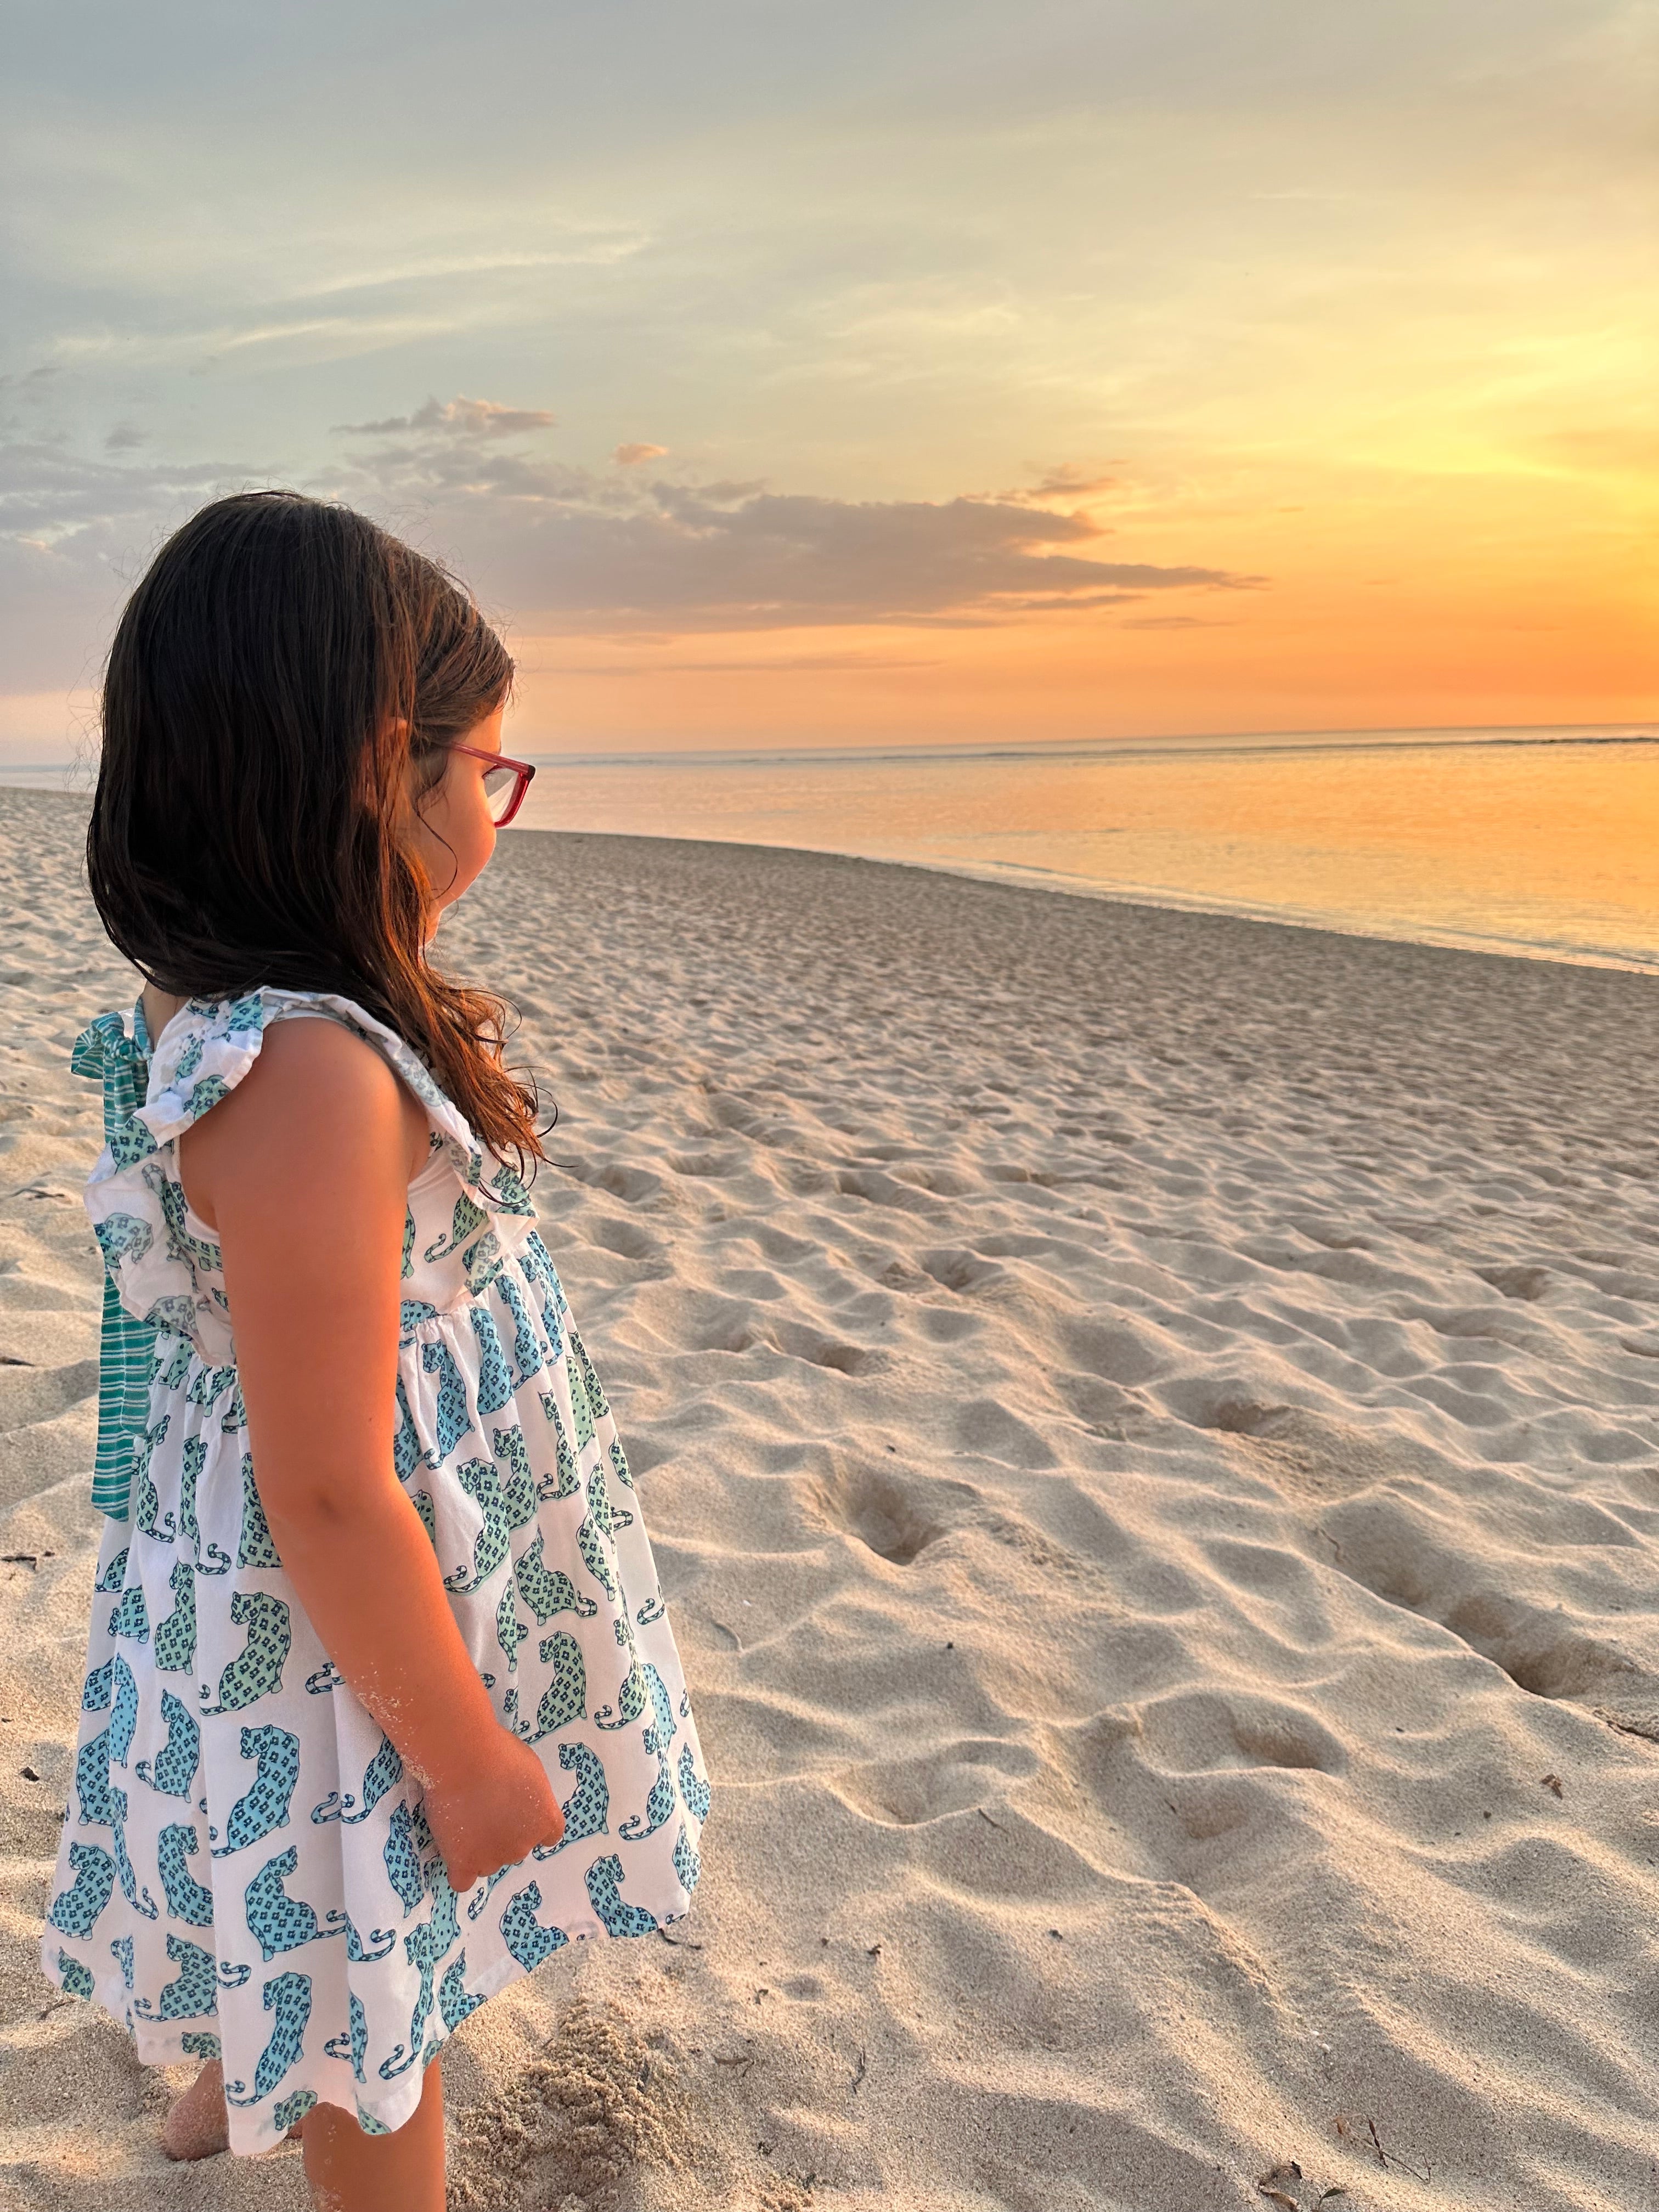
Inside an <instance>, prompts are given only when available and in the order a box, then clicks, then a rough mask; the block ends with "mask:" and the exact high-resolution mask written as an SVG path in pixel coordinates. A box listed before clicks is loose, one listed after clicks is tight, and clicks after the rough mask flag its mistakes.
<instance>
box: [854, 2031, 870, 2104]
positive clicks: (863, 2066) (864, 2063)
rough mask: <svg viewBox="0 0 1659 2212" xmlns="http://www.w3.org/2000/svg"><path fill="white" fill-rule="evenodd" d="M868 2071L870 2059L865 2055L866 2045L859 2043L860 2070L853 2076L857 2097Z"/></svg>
mask: <svg viewBox="0 0 1659 2212" xmlns="http://www.w3.org/2000/svg"><path fill="white" fill-rule="evenodd" d="M868 2071H869V2061H868V2060H867V2059H866V2057H865V2055H864V2045H862V2044H860V2045H859V2070H858V2072H857V2073H856V2074H855V2075H854V2076H853V2094H854V2096H855V2097H856V2096H857V2094H858V2093H859V2083H860V2081H863V2079H864V2077H865V2075H866V2073H868Z"/></svg>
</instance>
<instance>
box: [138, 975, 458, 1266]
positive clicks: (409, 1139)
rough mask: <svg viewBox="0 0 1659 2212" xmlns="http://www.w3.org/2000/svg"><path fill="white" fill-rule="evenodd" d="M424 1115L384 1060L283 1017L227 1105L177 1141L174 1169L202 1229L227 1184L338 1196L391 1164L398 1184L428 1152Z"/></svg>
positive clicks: (338, 1035) (330, 1027) (345, 1034)
mask: <svg viewBox="0 0 1659 2212" xmlns="http://www.w3.org/2000/svg"><path fill="white" fill-rule="evenodd" d="M427 1127H428V1124H427V1117H426V1111H425V1109H424V1108H423V1107H422V1105H421V1104H420V1103H419V1101H418V1100H417V1099H416V1098H415V1097H413V1096H412V1094H411V1093H410V1091H409V1090H408V1088H407V1086H406V1085H404V1082H403V1081H402V1080H401V1079H400V1078H399V1077H398V1074H397V1073H396V1072H395V1071H394V1070H393V1068H392V1066H390V1064H389V1063H388V1062H387V1060H386V1058H385V1056H384V1054H381V1053H380V1051H378V1050H377V1049H376V1048H375V1047H374V1045H372V1044H370V1043H369V1042H368V1041H367V1040H366V1039H364V1038H362V1037H361V1036H356V1035H355V1034H354V1033H353V1032H352V1031H351V1030H349V1029H347V1028H346V1027H345V1026H344V1025H343V1024H342V1023H340V1022H337V1021H330V1020H327V1019H319V1018H289V1019H287V1020H283V1021H278V1022H273V1023H271V1024H270V1027H269V1028H268V1029H267V1030H266V1031H265V1034H264V1039H263V1042H262V1043H261V1046H260V1050H259V1056H258V1060H256V1061H255V1063H254V1064H253V1066H252V1067H250V1068H249V1070H248V1072H247V1073H246V1075H245V1076H244V1077H243V1079H242V1080H241V1081H240V1083H238V1084H237V1085H236V1087H235V1089H234V1091H231V1092H230V1094H229V1095H228V1097H225V1098H223V1099H222V1100H221V1101H220V1102H219V1103H218V1104H217V1105H216V1106H215V1107H214V1108H213V1109H212V1110H211V1111H210V1113H208V1114H205V1115H204V1116H203V1117H202V1119H201V1120H200V1121H197V1122H196V1123H195V1124H194V1125H193V1126H192V1127H191V1128H190V1129H189V1130H187V1131H186V1132H185V1135H184V1137H183V1139H181V1143H180V1151H179V1169H180V1171H181V1173H182V1174H183V1175H184V1176H185V1182H186V1191H185V1195H186V1197H187V1198H188V1199H189V1200H190V1203H191V1207H192V1208H193V1209H194V1211H195V1212H197V1214H198V1215H200V1216H201V1218H202V1219H203V1220H204V1221H205V1222H207V1223H209V1224H210V1225H211V1224H212V1221H213V1211H212V1209H213V1205H214V1195H215V1190H216V1186H218V1185H220V1184H222V1182H224V1181H225V1180H226V1179H227V1178H228V1177H234V1178H237V1179H240V1178H242V1177H245V1176H249V1175H256V1176H263V1175H266V1174H269V1175H272V1176H276V1177H277V1178H278V1179H280V1180H282V1181H283V1182H289V1181H304V1180H306V1179H307V1177H310V1178H313V1179H315V1180H316V1181H317V1182H319V1183H320V1184H325V1185H327V1186H328V1187H330V1188H337V1186H338V1184H339V1182H341V1180H342V1179H344V1180H346V1181H347V1182H349V1181H350V1180H351V1179H352V1178H353V1177H354V1176H356V1175H357V1174H359V1173H361V1172H362V1170H366V1169H367V1170H380V1172H381V1173H384V1172H385V1170H386V1167H387V1166H388V1165H390V1164H392V1163H393V1162H395V1164H396V1171H397V1173H398V1176H399V1178H400V1181H401V1182H402V1183H404V1184H406V1183H408V1182H411V1181H412V1180H413V1179H414V1176H415V1175H416V1173H417V1172H418V1171H419V1167H420V1164H422V1162H423V1161H424V1159H425V1158H426V1152H427Z"/></svg>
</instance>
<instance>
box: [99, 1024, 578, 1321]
mask: <svg viewBox="0 0 1659 2212" xmlns="http://www.w3.org/2000/svg"><path fill="white" fill-rule="evenodd" d="M301 1016H308V1017H322V1018H326V1019H328V1020H331V1021H336V1022H338V1023H340V1024H342V1025H343V1027H344V1028H346V1029H349V1030H351V1031H352V1032H353V1033H354V1034H355V1035H356V1036H360V1037H362V1039H363V1040H364V1042H366V1043H368V1044H371V1045H373V1046H374V1048H376V1050H378V1051H379V1052H380V1053H381V1054H383V1056H384V1057H385V1058H386V1060H388V1061H389V1062H390V1063H391V1066H392V1068H393V1069H394V1070H395V1072H396V1073H398V1075H399V1076H400V1077H401V1078H402V1079H403V1081H404V1083H405V1084H407V1085H408V1086H409V1088H410V1091H413V1092H414V1094H415V1096H416V1098H418V1099H419V1100H420V1102H421V1103H422V1106H423V1107H424V1108H425V1109H426V1114H427V1119H428V1121H429V1123H430V1124H431V1127H432V1130H433V1132H434V1135H435V1151H436V1150H441V1151H442V1152H443V1153H444V1155H445V1156H446V1157H447V1159H448V1161H449V1164H450V1165H451V1166H452V1167H453V1170H454V1172H455V1175H456V1177H457V1179H458V1181H459V1183H460V1186H461V1189H460V1193H459V1197H458V1199H457V1202H456V1206H455V1220H454V1225H453V1243H454V1245H455V1247H456V1249H458V1250H459V1251H461V1256H462V1258H463V1261H464V1263H465V1273H466V1279H467V1282H468V1285H469V1287H470V1288H472V1289H474V1290H476V1289H477V1288H478V1287H480V1286H481V1285H482V1284H483V1282H485V1281H487V1280H488V1279H489V1276H490V1275H491V1274H493V1273H495V1269H496V1268H497V1267H499V1266H500V1263H501V1256H502V1255H503V1254H504V1253H506V1252H509V1251H513V1250H516V1249H518V1248H519V1247H520V1245H521V1244H523V1243H525V1242H526V1240H527V1239H528V1238H529V1237H531V1236H532V1235H533V1233H534V1230H535V1218H536V1217H535V1210H534V1207H533V1206H532V1203H531V1200H530V1194H529V1192H528V1191H527V1190H526V1188H525V1186H524V1184H523V1182H522V1181H521V1180H520V1177H519V1176H517V1175H516V1174H515V1173H514V1171H513V1170H512V1169H511V1168H510V1167H508V1166H507V1164H506V1163H505V1162H504V1161H502V1160H501V1159H499V1158H497V1157H496V1155H495V1153H494V1152H489V1150H488V1149H487V1148H486V1147H485V1146H483V1145H481V1144H480V1143H479V1142H478V1141H477V1139H476V1138H475V1137H474V1136H473V1133H472V1131H471V1127H469V1126H468V1123H467V1121H466V1119H465V1115H463V1114H462V1113H461V1111H460V1109H459V1107H457V1106H456V1105H455V1104H454V1103H453V1100H451V1099H450V1098H448V1097H446V1095H445V1094H444V1092H443V1091H441V1089H440V1088H439V1086H438V1085H437V1083H436V1082H435V1080H434V1079H433V1077H432V1074H431V1073H430V1071H429V1070H428V1067H427V1066H425V1064H424V1062H423V1061H422V1060H421V1059H420V1058H419V1056H418V1054H416V1053H415V1052H413V1051H411V1049H410V1047H409V1046H408V1044H406V1043H405V1042H404V1039H403V1038H402V1037H400V1036H398V1033H397V1031H396V1030H392V1029H390V1028H389V1027H388V1026H387V1025H386V1023H384V1022H382V1021H380V1020H378V1019H377V1018H375V1017H374V1015H373V1014H371V1013H369V1012H367V1010H366V1009H365V1008H363V1007H362V1006H359V1005H358V1004H357V1003H356V1000H351V999H347V998H343V997H341V996H339V995H338V994H335V993H332V992H324V991H287V990H278V989H276V988H275V987H270V986H262V987H260V988H259V989H258V990H255V991H250V992H247V993H246V994H244V995H243V996H242V997H240V998H238V999H218V1000H204V999H191V1000H186V1002H185V1005H184V1006H181V1007H180V1008H179V1012H177V1013H176V1014H174V1016H173V1018H172V1020H171V1021H170V1022H169V1023H168V1024H167V1027H166V1029H165V1030H163V1031H162V1032H161V1036H160V1038H159V1039H158V1040H157V1042H156V1044H155V1051H154V1054H153V1055H152V1057H151V1060H150V1066H149V1087H148V1091H147V1095H146V1097H145V1099H144V1103H143V1104H142V1105H141V1106H139V1107H137V1109H136V1110H135V1111H134V1113H133V1115H132V1120H131V1128H130V1130H129V1131H128V1132H127V1133H126V1134H125V1136H124V1138H123V1140H122V1142H121V1144H120V1145H119V1146H117V1145H116V1144H115V1143H113V1142H112V1143H111V1144H110V1145H109V1146H106V1149H105V1152H104V1153H103V1155H102V1157H101V1158H100V1160H99V1162H98V1164H97V1166H96V1167H95V1168H94V1170H93V1173H92V1177H91V1180H90V1181H89V1182H88V1185H87V1192H86V1203H87V1211H88V1213H89V1214H90V1215H91V1217H92V1221H93V1226H94V1231H95V1233H96V1235H97V1237H98V1241H99V1243H100V1247H101V1248H102V1249H103V1253H104V1257H105V1261H106V1265H107V1266H108V1267H109V1268H110V1270H111V1273H112V1276H113V1278H114V1280H115V1283H116V1285H117V1288H118V1291H119V1295H120V1299H121V1303H122V1304H123V1305H124V1306H125V1309H126V1310H127V1311H128V1312H129V1313H130V1314H131V1315H132V1316H134V1317H135V1318H136V1319H137V1320H138V1321H140V1322H144V1323H146V1324H147V1325H148V1326H149V1327H150V1328H155V1329H163V1330H167V1329H171V1330H175V1331H177V1332H179V1334H185V1335H189V1336H192V1337H196V1338H197V1341H198V1346H199V1344H200V1339H199V1335H198V1332H197V1328H196V1327H195V1319H196V1316H197V1311H198V1310H205V1306H204V1290H203V1284H204V1280H205V1279H210V1278H216V1277H217V1276H218V1274H219V1273H220V1271H221V1270H220V1255H219V1251H218V1248H217V1246H216V1245H208V1244H206V1243H204V1241H203V1240H202V1239H201V1238H199V1237H196V1236H194V1235H192V1234H191V1231H190V1229H189V1225H188V1223H187V1221H186V1218H185V1197H184V1190H183V1186H182V1184H181V1183H180V1182H179V1166H178V1139H179V1136H180V1135H181V1134H182V1133H184V1131H185V1130H186V1129H187V1128H189V1127H191V1124H192V1123H193V1122H195V1121H200V1120H201V1118H202V1116H203V1115H204V1114H206V1113H209V1112H210V1111H211V1109H213V1108H214V1107H215V1106H216V1105H217V1104H218V1103H220V1101H221V1100H222V1099H223V1098H226V1097H228V1096H229V1095H230V1093H231V1092H232V1091H234V1089H235V1088H236V1085H238V1084H239V1083H240V1082H241V1080H242V1079H243V1078H244V1077H245V1076H246V1073H247V1072H248V1070H249V1069H250V1068H251V1067H252V1066H253V1064H254V1062H255V1061H256V1060H258V1057H259V1053H260V1050H261V1048H262V1047H263V1045H264V1039H265V1036H266V1033H267V1031H268V1030H270V1028H271V1026H272V1025H273V1024H275V1023H276V1022H279V1021H283V1020H288V1019H291V1018H298V1017H301ZM463 1248H464V1249H463ZM210 1302H211V1301H210V1299H209V1303H210ZM219 1302H220V1303H221V1304H222V1293H221V1294H219Z"/></svg>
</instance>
